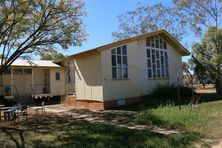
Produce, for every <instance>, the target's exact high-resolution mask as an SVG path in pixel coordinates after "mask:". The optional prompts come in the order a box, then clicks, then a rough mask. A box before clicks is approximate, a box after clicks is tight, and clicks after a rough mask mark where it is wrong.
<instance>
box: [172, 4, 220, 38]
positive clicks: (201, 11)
mask: <svg viewBox="0 0 222 148" xmlns="http://www.w3.org/2000/svg"><path fill="white" fill-rule="evenodd" d="M173 2H174V4H175V5H176V7H177V9H178V10H179V11H180V12H181V13H183V14H184V15H186V19H187V22H188V24H189V26H191V28H192V30H193V31H194V32H195V33H196V34H199V35H201V34H202V33H203V32H204V31H205V30H206V29H207V28H208V27H210V26H215V27H216V28H217V27H221V25H222V24H221V21H220V20H221V19H222V1H221V0H173Z"/></svg>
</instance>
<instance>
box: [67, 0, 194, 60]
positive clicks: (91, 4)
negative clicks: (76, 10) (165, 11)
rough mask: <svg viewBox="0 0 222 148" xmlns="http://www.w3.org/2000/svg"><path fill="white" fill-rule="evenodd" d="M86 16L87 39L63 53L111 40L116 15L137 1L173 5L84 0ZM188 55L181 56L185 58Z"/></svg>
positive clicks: (131, 0)
mask: <svg viewBox="0 0 222 148" xmlns="http://www.w3.org/2000/svg"><path fill="white" fill-rule="evenodd" d="M84 2H85V8H86V12H87V13H88V16H87V17H86V18H85V19H84V24H85V30H86V33H87V34H88V36H87V40H86V41H84V42H83V43H82V46H81V47H70V48H69V49H68V50H66V51H63V53H64V54H65V55H70V54H74V53H78V52H81V51H85V50H89V49H92V48H94V47H98V46H101V45H104V44H108V43H111V42H112V41H113V37H112V35H111V34H112V32H114V31H117V30H118V19H117V16H118V15H120V14H123V13H124V12H126V11H128V10H133V9H135V8H136V7H137V3H138V2H142V3H143V4H148V5H153V4H155V3H158V2H162V3H164V4H165V5H173V3H172V0H84ZM193 41H198V40H197V39H196V38H194V37H192V36H189V37H186V38H184V39H183V41H182V43H183V42H193ZM187 59H188V57H185V58H183V60H185V61H186V60H187Z"/></svg>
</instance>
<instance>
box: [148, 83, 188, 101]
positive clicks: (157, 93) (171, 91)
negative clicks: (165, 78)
mask: <svg viewBox="0 0 222 148" xmlns="http://www.w3.org/2000/svg"><path fill="white" fill-rule="evenodd" d="M191 97H192V89H191V88H188V87H184V86H180V98H181V99H180V101H179V100H178V87H177V86H174V85H159V86H157V87H156V88H154V89H153V91H152V93H151V94H150V95H148V96H146V97H145V98H146V101H148V100H150V99H151V98H152V99H151V100H150V101H152V102H153V103H154V104H153V105H155V104H169V103H173V104H175V105H177V104H187V103H190V101H191Z"/></svg>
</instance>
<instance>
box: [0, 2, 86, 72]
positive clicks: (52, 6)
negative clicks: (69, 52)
mask: <svg viewBox="0 0 222 148" xmlns="http://www.w3.org/2000/svg"><path fill="white" fill-rule="evenodd" d="M84 16H85V10H84V4H83V2H82V1H81V0H1V1H0V51H1V55H2V57H1V59H2V60H1V67H0V74H2V73H3V72H4V71H5V70H6V69H7V68H8V67H9V66H10V65H11V64H12V63H13V62H14V61H15V60H16V59H17V58H18V57H21V56H24V55H26V54H29V53H33V52H38V53H41V52H42V51H44V50H46V49H48V48H53V47H54V46H55V45H56V47H57V48H58V47H62V48H63V49H67V48H68V47H69V46H78V45H80V44H81V42H82V41H83V40H84V37H85V33H84V30H83V21H82V19H83V17H84Z"/></svg>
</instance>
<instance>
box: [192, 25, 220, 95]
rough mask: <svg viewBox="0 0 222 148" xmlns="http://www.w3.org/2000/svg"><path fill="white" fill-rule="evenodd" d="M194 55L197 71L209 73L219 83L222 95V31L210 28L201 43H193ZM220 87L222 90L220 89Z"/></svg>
mask: <svg viewBox="0 0 222 148" xmlns="http://www.w3.org/2000/svg"><path fill="white" fill-rule="evenodd" d="M192 49H193V55H194V57H195V58H196V63H199V64H197V66H198V65H199V66H200V65H201V67H202V68H198V67H196V71H197V70H198V69H199V71H202V72H204V71H207V72H208V73H209V74H210V75H211V76H212V77H214V78H215V79H216V80H217V82H216V83H218V86H217V90H218V91H219V93H222V92H221V91H222V88H221V86H220V83H221V80H222V70H221V69H222V29H218V28H216V27H209V28H208V30H207V31H206V33H205V34H204V36H203V38H202V39H201V43H193V47H192ZM197 72H198V71H197ZM218 87H220V88H218Z"/></svg>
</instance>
